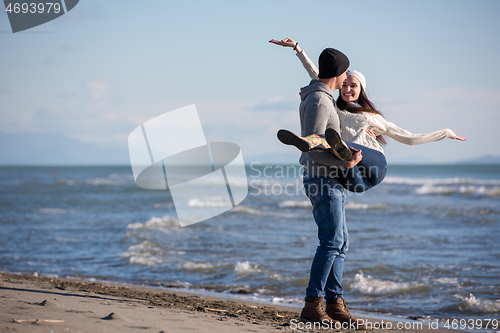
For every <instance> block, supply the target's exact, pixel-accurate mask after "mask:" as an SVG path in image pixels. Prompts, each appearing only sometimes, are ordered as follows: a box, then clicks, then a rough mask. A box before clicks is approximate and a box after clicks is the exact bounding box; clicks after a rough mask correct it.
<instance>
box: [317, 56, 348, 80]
mask: <svg viewBox="0 0 500 333" xmlns="http://www.w3.org/2000/svg"><path fill="white" fill-rule="evenodd" d="M348 68H349V59H348V58H347V56H346V55H345V54H343V53H342V52H340V51H339V50H335V49H332V48H328V49H324V50H323V52H321V54H320V55H319V75H318V77H319V78H320V79H329V78H331V77H336V76H339V75H340V74H342V73H344V72H345V71H346V70H347V69H348Z"/></svg>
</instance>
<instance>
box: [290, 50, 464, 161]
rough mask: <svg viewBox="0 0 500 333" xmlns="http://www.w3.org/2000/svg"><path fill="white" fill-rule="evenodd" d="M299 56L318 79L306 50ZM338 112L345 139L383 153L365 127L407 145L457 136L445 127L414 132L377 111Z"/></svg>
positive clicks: (313, 76)
mask: <svg viewBox="0 0 500 333" xmlns="http://www.w3.org/2000/svg"><path fill="white" fill-rule="evenodd" d="M297 57H298V58H299V59H300V61H301V62H302V65H303V66H304V68H305V69H306V71H307V73H308V74H309V76H310V77H311V79H318V73H319V71H318V69H317V68H316V66H315V65H314V64H313V62H312V61H311V60H310V59H309V58H308V57H307V55H306V53H305V51H304V50H302V52H300V53H297ZM337 113H338V115H339V119H340V128H341V133H340V136H341V137H342V139H343V140H344V141H347V142H352V143H357V144H360V145H362V146H365V147H368V148H371V149H376V150H378V151H380V152H382V153H383V152H384V150H383V148H382V146H381V145H380V143H379V142H378V141H377V140H375V139H374V138H373V137H371V136H370V135H369V134H368V133H367V132H366V131H365V129H367V128H369V129H371V130H373V131H375V134H376V135H386V136H388V137H390V138H392V139H394V140H396V141H399V142H401V143H404V144H407V145H419V144H422V143H427V142H434V141H439V140H442V139H445V138H450V139H456V138H457V136H456V134H455V133H453V131H452V130H450V129H443V130H440V131H436V132H432V133H427V134H413V133H411V132H409V131H407V130H404V129H402V128H400V127H398V126H397V125H396V124H394V123H391V122H390V121H387V120H385V118H384V117H382V116H380V115H378V114H375V113H369V112H363V113H351V112H348V111H344V110H338V109H337Z"/></svg>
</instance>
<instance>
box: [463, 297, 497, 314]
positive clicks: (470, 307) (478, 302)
mask: <svg viewBox="0 0 500 333" xmlns="http://www.w3.org/2000/svg"><path fill="white" fill-rule="evenodd" d="M455 297H457V298H458V299H460V300H461V301H463V303H462V304H461V305H460V306H459V309H460V311H464V312H472V313H485V314H486V313H496V314H500V300H496V301H492V300H487V299H479V298H477V297H476V296H474V295H473V294H470V295H469V297H462V296H460V295H455Z"/></svg>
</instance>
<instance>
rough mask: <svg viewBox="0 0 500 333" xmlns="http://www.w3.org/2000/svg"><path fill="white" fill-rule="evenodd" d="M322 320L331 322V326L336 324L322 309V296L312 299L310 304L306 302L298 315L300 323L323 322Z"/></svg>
mask: <svg viewBox="0 0 500 333" xmlns="http://www.w3.org/2000/svg"><path fill="white" fill-rule="evenodd" d="M323 320H327V321H329V322H330V321H331V322H333V324H335V323H336V322H337V321H336V320H332V318H330V317H329V316H328V315H327V314H326V312H325V309H324V308H323V296H321V297H314V298H312V299H311V301H310V302H308V300H306V303H305V305H304V308H303V309H302V312H301V313H300V322H302V323H307V322H323Z"/></svg>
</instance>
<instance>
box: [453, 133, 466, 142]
mask: <svg viewBox="0 0 500 333" xmlns="http://www.w3.org/2000/svg"><path fill="white" fill-rule="evenodd" d="M453 133H455V134H457V132H455V131H453ZM456 139H457V140H460V141H465V136H460V135H457V137H456Z"/></svg>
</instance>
